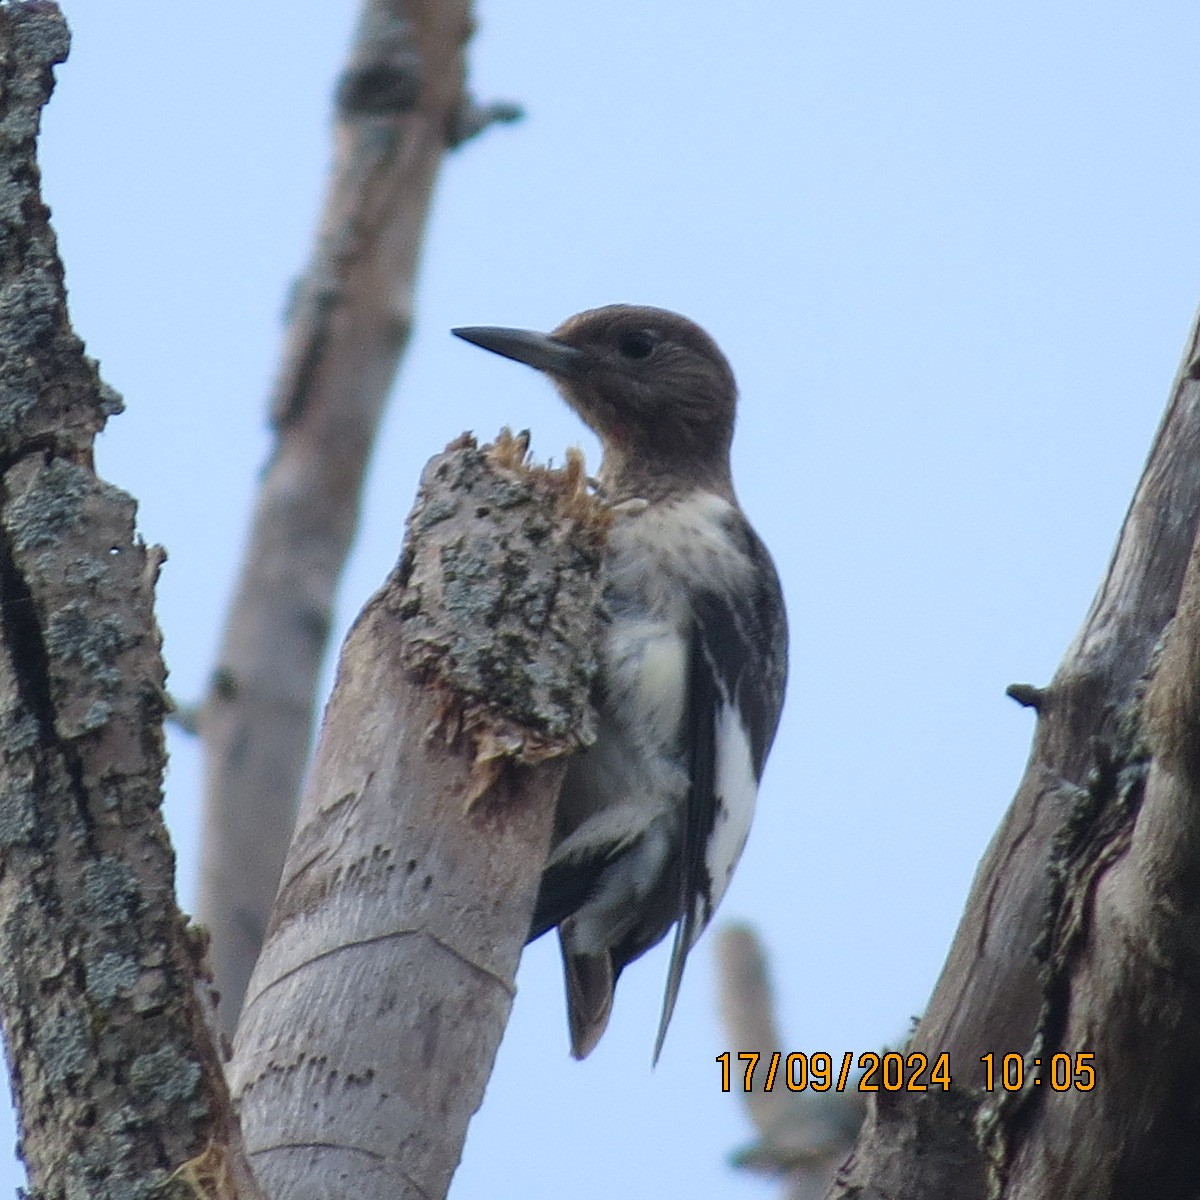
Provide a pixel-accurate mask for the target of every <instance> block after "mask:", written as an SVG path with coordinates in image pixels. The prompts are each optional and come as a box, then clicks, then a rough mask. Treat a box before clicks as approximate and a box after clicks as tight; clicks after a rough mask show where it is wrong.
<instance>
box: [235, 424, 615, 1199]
mask: <svg viewBox="0 0 1200 1200" xmlns="http://www.w3.org/2000/svg"><path fill="white" fill-rule="evenodd" d="M524 448H525V447H524V442H521V441H517V440H515V439H512V438H510V437H508V436H504V437H502V438H501V441H500V443H499V444H498V446H497V447H494V448H487V449H478V448H476V447H475V445H474V443H473V441H471V440H470V439H467V438H464V439H461V440H460V441H459V442H458V443H456V444H454V445H452V446H451V447H450V448H449V449H448V450H447V452H446V453H445V454H443V455H442V456H440V457H438V458H436V459H434V460H433V462H432V463H431V464H430V466H429V467H428V468H427V470H426V472H425V475H424V478H423V481H422V487H421V493H420V496H419V498H418V501H417V505H416V507H415V508H414V510H413V513H412V516H411V517H410V519H409V527H408V537H407V540H406V543H405V548H404V551H403V554H402V555H401V558H400V561H399V563H398V564H397V566H396V568H395V570H394V571H393V572H392V575H391V576H390V577H389V579H388V581H387V583H386V584H385V585H384V587H383V588H382V589H381V590H380V591H379V592H378V593H376V595H375V596H374V597H373V598H372V599H371V600H370V601H369V602H368V604H367V606H366V608H365V609H364V611H363V613H362V614H361V615H360V617H359V618H358V620H357V622H356V623H355V625H354V628H353V629H352V630H351V632H350V634H349V636H348V637H347V639H346V643H345V646H344V647H343V650H342V655H341V660H340V663H339V667H338V679H337V683H336V685H335V688H334V692H333V696H332V698H331V700H330V702H329V707H328V710H327V712H326V716H325V720H324V723H323V726H322V730H321V736H320V742H319V745H318V749H317V755H316V761H315V764H314V768H313V772H312V775H311V778H310V782H309V784H308V786H307V788H306V790H305V795H304V798H303V800H302V803H301V808H300V815H299V818H298V821H297V828H296V833H295V837H294V840H293V842H292V844H291V847H290V849H289V851H288V855H287V862H286V865H285V867H284V872H283V880H282V883H281V886H280V891H279V895H278V897H277V900H276V903H275V908H274V911H273V913H272V917H271V924H270V929H269V932H268V936H267V940H266V943H265V945H264V947H263V953H262V956H261V958H260V959H259V962H258V965H257V967H256V968H255V971H254V975H253V978H252V980H251V984H250V988H249V990H248V993H247V998H246V1004H245V1007H244V1010H243V1013H242V1017H241V1021H240V1023H239V1026H238V1032H237V1038H236V1043H235V1050H234V1059H233V1063H232V1065H231V1081H232V1085H233V1088H234V1092H235V1095H237V1096H238V1097H239V1099H240V1104H241V1111H242V1120H243V1126H244V1128H245V1131H246V1143H247V1147H248V1149H249V1151H250V1153H251V1156H252V1160H253V1162H254V1165H255V1170H256V1171H257V1172H258V1174H259V1177H260V1178H261V1179H262V1180H263V1184H264V1186H265V1187H266V1189H267V1190H268V1192H269V1193H270V1195H271V1196H272V1200H297V1198H299V1197H313V1198H316V1197H321V1198H324V1197H328V1196H333V1195H354V1196H355V1197H357V1198H359V1200H367V1198H369V1197H389V1198H394V1197H399V1196H404V1197H420V1198H422V1200H429V1198H432V1197H440V1196H443V1195H444V1194H445V1192H446V1189H447V1187H448V1186H449V1182H450V1178H451V1175H452V1173H453V1171H454V1168H455V1167H456V1166H457V1164H458V1161H459V1157H460V1155H461V1150H462V1142H463V1138H464V1136H465V1134H466V1127H467V1122H468V1120H469V1119H470V1116H471V1114H472V1113H473V1112H474V1111H475V1110H476V1108H477V1107H478V1106H479V1103H480V1101H481V1099H482V1096H483V1089H484V1086H485V1084H486V1082H487V1078H488V1075H489V1074H490V1072H491V1067H492V1062H493V1059H494V1057H495V1053H496V1048H497V1046H498V1045H499V1041H500V1037H501V1034H502V1032H503V1029H504V1025H505V1023H506V1021H507V1018H508V1012H509V1008H510V1006H511V1003H512V997H513V991H514V987H513V978H514V975H515V973H516V967H517V962H518V960H519V958H520V954H521V949H522V946H523V944H524V941H525V936H526V934H527V932H528V929H529V922H530V919H531V917H532V914H533V904H534V899H535V896H536V893H537V885H538V880H539V878H540V875H541V870H542V866H543V864H544V862H545V858H546V852H547V849H548V846H549V839H550V833H551V828H552V824H553V813H554V805H555V800H556V797H557V793H558V789H559V786H560V784H561V782H562V776H563V772H564V770H565V766H566V761H565V757H564V756H565V755H566V754H568V753H569V752H570V751H572V750H573V749H575V748H576V747H578V746H579V745H580V744H581V743H585V742H586V741H588V740H589V739H590V738H591V736H592V732H591V730H592V723H593V717H592V714H591V708H590V701H591V688H592V683H593V680H594V677H595V673H596V669H597V654H598V623H597V606H598V603H599V586H600V584H599V578H598V575H599V563H600V555H601V552H602V547H603V541H604V538H605V536H606V531H607V522H606V518H605V516H604V514H603V513H602V512H601V511H600V510H599V509H598V507H597V505H596V504H595V502H594V501H592V500H591V499H590V498H589V497H588V496H587V495H586V493H585V492H584V491H583V470H582V463H581V462H580V461H579V460H578V459H577V458H573V459H572V461H571V464H570V465H569V467H568V468H567V469H566V470H565V471H563V472H551V471H547V470H541V469H537V470H531V469H529V468H526V467H524V466H523V465H522V458H523V454H524Z"/></svg>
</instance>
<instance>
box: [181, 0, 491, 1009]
mask: <svg viewBox="0 0 1200 1200" xmlns="http://www.w3.org/2000/svg"><path fill="white" fill-rule="evenodd" d="M470 29H471V17H470V3H469V0H364V5H363V11H362V16H361V19H360V24H359V30H358V34H357V37H356V40H355V43H354V46H353V48H352V50H351V54H350V61H349V63H348V65H347V67H346V70H345V71H344V73H343V75H342V78H341V80H340V83H339V85H338V90H337V98H336V121H335V129H334V134H335V152H334V165H333V172H332V178H331V182H330V189H329V194H328V197H327V199H326V202H325V207H324V211H323V213H322V216H321V219H320V226H319V229H318V233H317V240H316V247H315V249H314V252H313V256H312V261H311V262H310V263H309V266H308V268H307V269H306V271H305V273H304V275H303V276H302V278H301V279H300V281H299V283H298V284H297V286H296V289H295V294H294V297H293V300H292V304H291V311H290V313H289V316H288V322H287V329H286V334H285V340H284V347H283V359H282V364H281V367H280V372H279V376H278V378H277V380H276V384H275V393H274V397H273V401H272V423H273V425H274V428H275V433H276V441H275V446H274V449H273V450H272V453H271V457H270V461H269V462H268V464H267V467H266V470H265V472H264V475H263V479H262V483H261V486H260V489H259V494H258V499H257V502H256V505H255V510H254V515H253V517H252V519H251V525H250V532H249V537H248V540H247V545H246V551H245V555H244V558H243V561H242V568H241V574H240V577H239V580H238V583H237V586H236V589H235V593H234V597H233V600H232V603H231V606H230V609H229V613H228V615H227V618H226V624H225V633H224V635H223V638H222V643H221V647H220V650H219V652H218V655H217V664H216V667H215V670H214V672H213V677H212V684H211V687H210V691H209V695H208V698H207V700H206V702H205V704H204V706H203V709H202V710H201V714H200V732H201V734H202V736H203V740H204V747H205V764H206V784H205V802H204V830H203V849H202V861H201V870H200V896H199V905H198V908H199V917H200V919H201V920H202V921H203V923H204V924H205V925H206V926H207V927H208V928H209V929H210V931H211V933H212V937H213V962H214V968H215V971H216V979H217V984H218V987H219V989H220V992H221V1021H222V1026H223V1027H224V1028H225V1029H226V1030H228V1031H230V1032H232V1029H233V1026H234V1024H235V1023H236V1020H237V1012H238V1008H239V1006H240V1004H241V999H242V994H243V992H244V990H245V987H246V982H247V980H248V979H249V977H250V971H251V969H252V968H253V966H254V961H255V959H256V958H257V956H258V950H259V946H260V944H261V941H262V934H263V929H264V926H265V924H266V920H267V914H268V913H269V912H270V908H271V901H272V899H273V897H274V895H275V889H276V886H277V884H278V881H279V872H280V868H281V865H282V863H283V854H284V851H285V849H286V847H287V842H288V837H289V836H290V834H291V829H292V823H293V820H294V818H295V811H296V800H297V796H298V794H299V790H300V783H301V779H302V778H303V775H304V769H305V765H306V763H307V759H308V751H309V745H310V741H311V737H312V725H313V714H314V709H315V704H316V688H317V683H318V676H319V671H320V667H321V662H322V660H323V658H324V655H325V652H326V649H327V646H328V637H329V625H330V617H331V611H332V607H333V600H334V593H335V589H336V586H337V581H338V578H339V576H340V574H341V571H342V567H343V565H344V563H345V560H346V556H347V554H348V552H349V548H350V544H351V541H352V539H353V536H354V530H355V527H356V525H357V522H358V508H359V501H360V494H361V490H362V482H363V474H364V471H365V468H366V462H367V458H368V455H369V453H370V449H371V445H372V442H373V440H374V437H375V432H376V429H377V427H378V424H379V420H380V416H381V414H382V412H383V405H384V401H385V399H386V397H387V394H388V391H389V389H390V388H391V385H392V381H393V379H394V377H395V372H396V367H397V364H398V362H399V359H400V355H401V353H402V352H403V350H404V346H405V344H406V343H407V341H408V335H409V329H410V326H411V322H412V293H413V286H414V280H415V276H416V270H417V262H418V250H419V248H420V245H421V240H422V234H423V230H424V225H425V219H426V216H427V213H428V211H429V204H430V199H431V196H432V192H433V186H434V182H435V179H436V176H437V171H438V167H439V166H440V164H441V160H442V157H443V155H444V153H445V151H446V148H447V146H448V145H452V144H456V143H457V142H458V141H460V140H462V138H463V137H465V136H468V135H470V134H471V133H473V132H476V131H477V130H478V129H479V128H480V127H481V126H482V125H483V124H485V123H486V122H487V121H488V120H489V119H508V118H511V116H512V115H513V113H512V111H511V110H508V109H506V108H504V107H503V106H497V107H495V108H491V109H486V110H479V109H476V108H474V107H473V106H472V105H471V104H470V102H469V101H468V99H467V98H466V96H465V93H464V89H463V72H464V66H463V43H464V42H465V40H466V39H467V37H468V35H469V33H470Z"/></svg>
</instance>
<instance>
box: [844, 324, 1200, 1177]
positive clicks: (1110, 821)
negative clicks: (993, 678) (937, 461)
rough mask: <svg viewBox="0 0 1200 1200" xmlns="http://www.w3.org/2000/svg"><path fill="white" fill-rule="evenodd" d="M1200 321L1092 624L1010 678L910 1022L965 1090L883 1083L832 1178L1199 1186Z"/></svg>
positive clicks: (919, 1041) (918, 1043) (916, 1044)
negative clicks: (928, 994)
mask: <svg viewBox="0 0 1200 1200" xmlns="http://www.w3.org/2000/svg"><path fill="white" fill-rule="evenodd" d="M1197 339H1198V334H1197V331H1196V330H1193V333H1192V336H1191V339H1190V341H1189V345H1188V348H1187V351H1186V354H1185V358H1184V368H1183V370H1182V371H1181V373H1180V376H1179V378H1178V379H1177V381H1176V384H1175V388H1174V392H1173V396H1172V399H1171V402H1170V405H1169V407H1168V409H1167V413H1166V416H1165V418H1164V420H1163V423H1162V426H1161V428H1160V429H1159V432H1158V436H1157V439H1156V441H1155V444H1154V447H1153V449H1152V451H1151V454H1150V460H1149V462H1148V464H1147V467H1146V470H1145V473H1144V474H1143V476H1142V479H1141V482H1140V483H1139V485H1138V489H1137V492H1136V494H1135V496H1134V499H1133V504H1132V506H1131V507H1130V510H1129V514H1128V516H1127V517H1126V520H1125V524H1124V527H1123V529H1122V531H1121V536H1120V539H1119V542H1118V544H1117V548H1116V551H1115V553H1114V555H1113V561H1112V563H1111V565H1110V567H1109V572H1108V575H1107V578H1106V579H1105V581H1104V583H1103V584H1102V586H1101V588H1100V591H1099V593H1098V594H1097V597H1096V599H1095V601H1094V602H1093V605H1092V609H1091V611H1090V612H1089V614H1088V616H1087V618H1086V620H1085V622H1084V625H1083V628H1082V629H1081V630H1080V633H1079V634H1078V636H1077V637H1076V639H1075V641H1074V643H1073V644H1072V646H1071V647H1070V649H1069V650H1068V651H1067V654H1066V657H1065V658H1064V660H1063V662H1062V664H1061V666H1060V667H1059V670H1058V672H1057V673H1056V675H1055V677H1054V679H1053V681H1052V682H1051V684H1050V685H1049V687H1047V688H1045V689H1036V688H1031V687H1027V686H1020V687H1014V688H1013V689H1010V691H1011V693H1012V694H1013V696H1014V698H1016V699H1018V700H1020V701H1021V702H1022V703H1025V704H1028V705H1030V706H1031V707H1033V708H1034V709H1035V710H1036V711H1037V713H1038V728H1037V734H1036V736H1035V739H1034V745H1033V751H1032V755H1031V758H1030V762H1029V767H1028V769H1027V771H1026V775H1025V778H1024V780H1023V782H1022V784H1021V787H1020V789H1019V791H1018V792H1017V795H1016V798H1015V800H1014V802H1013V805H1012V808H1011V809H1010V811H1009V813H1008V815H1007V816H1006V817H1005V819H1004V821H1003V823H1002V824H1001V827H1000V829H999V830H998V831H997V833H996V835H995V837H994V838H993V840H992V844H991V846H990V847H989V848H988V851H987V854H986V855H985V856H984V859H983V861H982V863H981V864H980V867H979V871H978V873H977V875H976V879H975V882H974V885H973V887H972V890H971V894H970V898H969V900H968V901H967V907H966V912H965V914H964V917H963V921H962V924H961V925H960V927H959V930H958V933H957V935H956V938H955V941H954V944H953V946H952V947H951V950H950V955H949V958H948V959H947V962H946V965H945V967H944V969H943V972H942V976H941V978H940V980H939V981H938V985H937V988H936V990H935V992H934V995H933V998H932V1000H931V1001H930V1005H929V1009H928V1011H927V1012H926V1014H925V1017H924V1019H923V1020H922V1021H921V1023H920V1025H919V1027H918V1029H917V1031H916V1033H915V1034H914V1036H913V1039H912V1043H911V1045H912V1048H913V1049H915V1050H920V1051H922V1052H924V1053H925V1054H927V1055H928V1056H930V1058H931V1059H932V1058H934V1057H935V1056H937V1055H940V1054H943V1053H946V1054H948V1055H949V1058H950V1065H951V1070H952V1072H953V1086H952V1089H951V1090H950V1092H948V1093H939V1092H936V1091H931V1092H928V1093H925V1094H921V1095H917V1094H905V1093H901V1094H898V1095H882V1094H881V1095H880V1096H879V1097H878V1103H876V1104H873V1105H872V1107H871V1109H870V1111H869V1114H868V1119H867V1123H866V1126H865V1128H864V1132H863V1136H862V1137H861V1139H860V1141H859V1145H858V1148H857V1150H856V1152H855V1153H854V1155H852V1157H851V1160H850V1162H849V1164H848V1165H847V1167H846V1169H845V1170H844V1172H843V1175H842V1178H841V1180H840V1182H839V1184H838V1185H837V1186H835V1188H834V1189H833V1191H832V1192H831V1195H833V1196H854V1197H880V1198H881V1200H882V1197H885V1196H886V1197H888V1198H889V1200H900V1198H904V1197H917V1196H921V1197H923V1198H928V1197H939V1198H940V1197H963V1198H964V1200H965V1198H971V1200H980V1198H982V1197H984V1196H988V1197H996V1196H1003V1197H1022V1198H1025V1197H1030V1198H1031V1197H1034V1196H1038V1197H1044V1196H1054V1197H1055V1200H1073V1198H1075V1197H1080V1198H1082V1197H1088V1198H1090V1200H1099V1198H1103V1197H1113V1198H1116V1197H1144V1196H1157V1197H1176V1196H1179V1197H1183V1196H1187V1197H1191V1196H1194V1195H1196V1192H1197V1184H1196V1180H1197V1179H1198V1178H1200V1140H1198V1139H1197V1137H1196V1128H1197V1120H1198V1118H1200V1111H1198V1109H1200V1101H1198V1099H1197V1096H1198V1095H1200V1093H1197V1090H1196V1088H1195V1072H1196V1068H1197V1066H1198V1065H1200V970H1198V967H1200V960H1198V957H1197V956H1198V954H1200V941H1198V940H1197V934H1198V933H1200V888H1198V887H1197V886H1196V885H1197V881H1198V880H1200V787H1198V782H1197V780H1198V774H1200V773H1198V772H1197V770H1196V763H1197V753H1196V749H1195V747H1196V746H1197V745H1200V740H1198V739H1200V722H1198V721H1197V715H1198V714H1197V711H1196V696H1197V694H1198V689H1200V660H1198V658H1197V649H1196V647H1197V637H1198V636H1200V634H1198V633H1197V621H1198V619H1200V617H1198V612H1200V601H1198V600H1197V595H1198V594H1200V579H1198V578H1197V570H1198V568H1197V566H1196V562H1195V550H1194V541H1195V537H1196V531H1197V527H1198V516H1200V383H1198V382H1197V371H1196V362H1197V351H1198V349H1200V344H1198V340H1197ZM1189 558H1191V560H1192V566H1191V567H1190V568H1189V566H1188V563H1189ZM1185 572H1186V573H1187V583H1186V585H1185V583H1184V580H1185ZM1181 590H1182V592H1183V600H1182V601H1181V600H1180V596H1181ZM1177 609H1178V616H1177V617H1176V616H1175V614H1176V611H1177ZM1172 617H1175V620H1174V622H1173V623H1171V624H1169V623H1170V622H1172ZM1164 631H1165V633H1166V636H1165V641H1164V640H1163V639H1164ZM1160 652H1161V653H1160ZM1147 688H1148V692H1147ZM1144 695H1145V699H1143V696H1144ZM986 1054H994V1055H995V1056H996V1057H995V1060H994V1063H993V1066H994V1069H995V1072H996V1080H995V1086H994V1088H993V1090H991V1091H985V1090H984V1083H985V1067H984V1065H983V1064H982V1063H981V1061H980V1060H981V1056H983V1055H986ZM1089 1054H1090V1055H1093V1056H1094V1057H1093V1058H1091V1059H1090V1060H1088V1059H1081V1058H1080V1056H1081V1055H1089ZM1006 1055H1015V1056H1017V1058H1015V1059H1013V1060H1011V1071H1012V1072H1013V1074H1011V1075H1010V1079H1012V1080H1013V1082H1015V1081H1016V1078H1015V1072H1016V1071H1017V1070H1018V1069H1019V1070H1020V1072H1021V1074H1022V1076H1023V1079H1024V1085H1023V1088H1022V1090H1020V1091H1019V1092H1013V1093H1008V1092H1006V1091H1005V1090H1004V1089H1003V1087H1002V1086H1000V1083H999V1079H1000V1072H1001V1066H1002V1063H1003V1059H1004V1056H1006ZM1056 1055H1058V1056H1062V1057H1060V1058H1058V1059H1057V1061H1056V1060H1055V1058H1054V1056H1056ZM1088 1067H1091V1068H1094V1071H1095V1080H1096V1082H1095V1086H1094V1088H1091V1089H1087V1090H1085V1088H1084V1087H1082V1086H1080V1085H1084V1084H1087V1083H1088V1082H1089V1081H1090V1074H1089V1072H1088V1070H1087V1068H1088ZM1056 1071H1057V1072H1058V1079H1059V1081H1060V1082H1062V1081H1063V1080H1065V1079H1069V1080H1070V1081H1071V1082H1070V1086H1068V1087H1066V1089H1065V1090H1056V1088H1055V1087H1054V1086H1052V1084H1051V1079H1052V1077H1053V1076H1054V1074H1055V1072H1056ZM1035 1081H1037V1082H1035Z"/></svg>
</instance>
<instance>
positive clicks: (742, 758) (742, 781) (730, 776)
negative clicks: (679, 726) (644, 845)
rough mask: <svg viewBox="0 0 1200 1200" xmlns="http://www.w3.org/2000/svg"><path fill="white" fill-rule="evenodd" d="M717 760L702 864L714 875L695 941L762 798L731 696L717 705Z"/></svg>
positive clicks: (726, 883) (738, 855) (725, 883)
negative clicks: (713, 805) (713, 809)
mask: <svg viewBox="0 0 1200 1200" xmlns="http://www.w3.org/2000/svg"><path fill="white" fill-rule="evenodd" d="M716 760H717V761H716V772H715V774H716V778H715V780H714V788H713V790H714V792H715V793H716V795H715V801H716V813H715V819H714V821H713V829H712V834H711V835H710V837H709V839H708V844H707V845H706V846H705V850H704V865H705V867H707V869H708V875H709V879H710V880H711V881H712V882H711V892H710V895H709V896H708V897H707V901H708V903H707V904H706V903H705V899H706V898H705V897H704V896H703V895H701V896H697V897H696V903H697V905H698V906H699V907H700V908H701V909H702V910H706V911H701V912H699V913H698V914H697V916H698V920H697V921H696V926H695V932H694V934H693V936H692V944H693V945H695V943H696V939H697V938H699V936H700V934H701V933H702V932H703V931H704V927H705V926H706V925H707V924H708V922H709V921H710V920H711V919H712V915H713V913H714V912H715V911H716V908H717V905H718V904H719V903H720V902H721V897H722V896H724V895H725V890H726V889H727V888H728V887H729V881H730V879H731V878H732V877H733V870H734V868H735V867H736V866H737V864H738V859H739V858H741V856H742V850H743V848H744V847H745V845H746V839H747V838H748V837H749V836H750V823H751V821H753V819H754V804H755V801H756V800H757V799H758V780H757V779H755V777H754V762H753V758H752V756H751V753H750V738H749V737H748V736H747V734H746V727H745V726H744V725H743V724H742V719H741V716H740V714H739V713H738V710H737V708H736V706H734V705H732V704H729V703H727V702H722V703H721V704H720V705H719V706H718V708H717V714H716Z"/></svg>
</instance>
